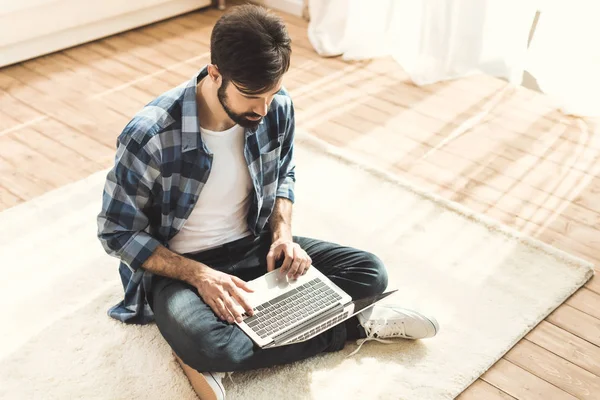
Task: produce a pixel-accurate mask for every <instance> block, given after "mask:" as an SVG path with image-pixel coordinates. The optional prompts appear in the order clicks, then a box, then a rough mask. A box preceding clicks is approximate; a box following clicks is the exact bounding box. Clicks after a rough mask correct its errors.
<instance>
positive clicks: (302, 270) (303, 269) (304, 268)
mask: <svg viewBox="0 0 600 400" xmlns="http://www.w3.org/2000/svg"><path fill="white" fill-rule="evenodd" d="M309 268H310V263H309V262H308V260H304V261H302V264H301V265H300V268H298V273H297V274H296V279H298V278H299V277H300V276H302V275H306V271H308V269H309Z"/></svg>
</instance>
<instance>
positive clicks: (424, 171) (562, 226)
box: [310, 122, 600, 255]
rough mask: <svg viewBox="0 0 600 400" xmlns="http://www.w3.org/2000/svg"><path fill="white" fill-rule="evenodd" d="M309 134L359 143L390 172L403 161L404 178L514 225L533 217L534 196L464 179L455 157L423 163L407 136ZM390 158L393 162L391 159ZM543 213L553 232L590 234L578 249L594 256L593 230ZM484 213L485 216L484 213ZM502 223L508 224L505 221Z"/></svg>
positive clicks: (340, 129)
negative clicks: (496, 211) (496, 212)
mask: <svg viewBox="0 0 600 400" xmlns="http://www.w3.org/2000/svg"><path fill="white" fill-rule="evenodd" d="M310 131H311V132H314V133H315V134H316V135H317V136H319V137H321V138H323V139H326V140H330V141H331V142H332V144H335V145H338V146H344V147H348V143H349V142H353V141H356V143H357V145H356V146H353V148H352V149H351V150H352V151H355V152H356V153H357V154H358V155H359V156H360V157H362V158H363V159H364V160H368V162H372V163H374V164H375V165H377V166H379V167H381V168H390V166H389V163H391V162H394V160H396V159H402V161H401V163H397V164H395V165H393V166H392V167H391V168H392V169H398V170H400V171H401V174H402V176H405V177H409V178H414V177H415V176H417V177H420V178H423V179H427V180H429V181H431V182H433V183H435V184H436V185H438V186H439V187H444V188H447V189H448V191H446V192H444V193H440V191H439V190H436V192H437V193H439V194H444V195H445V196H450V198H451V199H452V200H455V201H459V202H461V201H463V200H464V197H465V195H468V196H469V197H472V198H475V199H477V200H478V201H481V202H483V203H484V204H487V205H488V206H490V207H496V208H500V209H502V210H503V211H504V212H505V213H507V215H511V216H512V217H511V218H512V219H513V220H515V221H516V220H519V219H521V218H526V220H525V221H524V222H529V220H528V218H529V217H530V215H527V214H524V213H522V212H521V210H522V209H523V204H524V203H523V202H524V201H527V200H524V199H528V197H527V196H529V197H531V193H529V192H527V193H525V194H526V195H527V196H524V195H521V192H519V193H515V194H514V195H510V194H507V193H506V192H504V191H502V190H498V189H495V188H491V187H489V186H488V185H487V179H488V177H487V176H483V177H482V179H478V180H475V179H472V178H470V177H469V176H468V174H467V176H462V175H460V174H459V172H457V171H456V168H457V167H456V165H457V163H458V162H459V161H460V159H458V158H456V157H452V158H449V160H450V161H448V162H444V163H438V162H433V161H432V162H430V160H429V159H427V160H425V159H422V156H421V155H422V154H426V152H427V151H429V150H427V149H428V147H427V146H425V145H423V144H421V143H418V142H414V141H411V140H410V139H407V138H406V137H405V136H404V135H393V134H390V133H389V131H387V130H377V131H374V132H372V133H371V134H370V135H369V138H368V139H366V140H361V141H358V138H360V137H361V135H360V134H359V133H358V132H357V131H356V130H353V129H351V128H349V127H344V126H342V125H339V124H337V123H335V122H324V123H322V124H319V125H316V126H315V127H313V128H311V129H310ZM379 133H381V134H379ZM334 136H335V137H338V138H340V140H335V139H334V140H331V138H332V137H334ZM389 147H392V148H394V149H395V150H394V152H393V153H391V152H389V151H386V148H389ZM406 152H408V153H406ZM388 156H390V157H391V158H388ZM438 160H439V159H438ZM447 160H448V159H447ZM463 173H464V172H463ZM484 182H486V183H484ZM457 193H460V194H461V197H460V198H457V197H456V194H457ZM506 198H509V199H512V201H510V202H508V201H507V200H506ZM500 199H504V201H503V202H501V203H500V202H499V200H500ZM527 204H529V203H527ZM540 209H542V210H544V213H543V214H542V215H540V217H541V219H540V220H541V221H549V220H550V221H553V222H552V224H553V227H554V228H553V229H555V230H556V231H557V232H559V233H560V232H565V231H570V232H572V231H574V232H575V234H576V235H577V236H579V237H581V236H585V235H587V234H588V232H591V233H592V234H591V235H590V236H588V240H585V241H581V243H580V244H579V246H580V247H583V248H584V249H585V250H584V253H582V254H585V255H590V254H594V255H595V253H596V252H595V248H596V247H595V244H594V243H593V242H592V243H590V240H589V239H590V238H592V240H593V238H600V235H599V234H597V231H596V230H595V229H594V228H590V227H588V226H586V225H582V224H574V223H573V221H572V220H570V219H569V218H566V217H563V216H561V215H554V214H551V213H550V210H545V209H544V208H543V207H542V206H537V207H534V208H531V209H530V210H531V212H538V211H539V210H540ZM482 211H484V212H485V210H482ZM553 211H555V210H553ZM550 217H551V218H550ZM536 221H539V220H536ZM503 222H505V221H504V220H503ZM508 222H509V225H512V226H514V224H513V223H512V222H514V221H510V220H509V221H508ZM545 223H546V222H544V224H545ZM542 227H543V225H537V226H536V231H539V230H540V229H541V228H542Z"/></svg>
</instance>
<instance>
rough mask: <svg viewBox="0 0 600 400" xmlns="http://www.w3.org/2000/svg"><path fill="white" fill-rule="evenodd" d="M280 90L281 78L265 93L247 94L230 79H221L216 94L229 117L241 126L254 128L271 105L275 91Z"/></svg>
mask: <svg viewBox="0 0 600 400" xmlns="http://www.w3.org/2000/svg"><path fill="white" fill-rule="evenodd" d="M279 90H281V80H280V81H279V82H277V83H276V84H275V85H273V88H272V89H269V90H267V91H266V92H265V93H259V94H247V93H244V91H243V88H240V87H238V86H236V85H235V83H233V82H231V81H223V83H222V84H221V86H220V87H219V90H218V91H217V95H218V97H219V101H220V102H221V105H222V106H223V108H224V109H225V112H226V113H227V115H229V118H231V119H232V120H233V122H235V123H236V124H238V125H240V126H241V127H243V128H250V129H254V128H256V127H257V126H258V124H260V121H262V119H263V117H264V116H265V115H267V111H268V110H269V107H270V106H271V102H272V101H273V97H274V96H275V93H277V92H278V91H279Z"/></svg>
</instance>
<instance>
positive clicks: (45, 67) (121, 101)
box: [24, 57, 151, 117]
mask: <svg viewBox="0 0 600 400" xmlns="http://www.w3.org/2000/svg"><path fill="white" fill-rule="evenodd" d="M24 66H25V67H26V68H30V69H33V70H34V71H36V72H38V73H40V74H41V75H44V76H47V77H48V78H49V79H50V80H51V81H52V82H55V83H56V84H59V85H62V86H65V87H70V88H72V90H73V91H74V92H76V93H77V97H81V98H82V99H85V100H86V101H89V102H92V103H93V102H94V101H100V102H102V103H104V105H106V106H107V107H109V108H112V109H113V110H115V111H117V112H119V113H120V114H122V115H124V116H126V117H128V116H131V115H133V114H134V113H135V112H137V111H138V110H139V109H140V108H141V106H143V102H142V101H137V100H135V99H133V98H131V97H130V96H128V95H127V94H126V93H123V91H116V92H112V93H111V95H112V96H111V98H110V99H106V96H101V95H102V93H105V92H106V91H109V90H110V87H108V86H106V85H103V84H102V81H101V80H100V79H97V78H98V77H93V78H92V79H90V77H84V76H82V75H81V74H78V73H77V72H75V71H73V70H71V69H69V68H65V66H64V65H63V64H62V63H60V62H57V61H55V60H54V58H51V57H46V58H37V59H35V60H32V61H30V62H28V63H27V64H25V65H24ZM145 96H147V97H144V98H149V97H151V96H149V95H145Z"/></svg>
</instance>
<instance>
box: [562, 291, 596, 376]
mask: <svg viewBox="0 0 600 400" xmlns="http://www.w3.org/2000/svg"><path fill="white" fill-rule="evenodd" d="M567 304H568V305H570V306H571V307H573V308H576V309H578V310H579V311H583V312H584V313H586V314H588V315H591V316H592V317H595V318H597V319H598V320H600V294H598V293H594V292H592V291H591V290H589V289H586V288H582V289H580V290H578V291H577V292H576V293H575V294H574V295H573V296H571V297H570V298H569V299H568V300H567ZM599 322H600V321H599ZM598 360H599V361H600V357H599V358H598ZM599 375H600V374H599Z"/></svg>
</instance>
